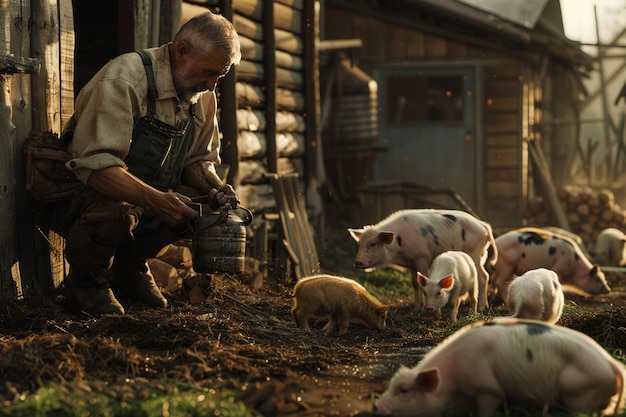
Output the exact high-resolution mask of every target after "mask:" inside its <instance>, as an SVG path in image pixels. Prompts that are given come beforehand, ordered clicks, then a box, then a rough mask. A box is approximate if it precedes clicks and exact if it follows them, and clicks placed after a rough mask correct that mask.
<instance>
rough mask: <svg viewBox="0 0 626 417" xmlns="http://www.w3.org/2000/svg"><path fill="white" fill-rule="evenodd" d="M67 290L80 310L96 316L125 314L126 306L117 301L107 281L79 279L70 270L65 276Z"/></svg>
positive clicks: (74, 305)
mask: <svg viewBox="0 0 626 417" xmlns="http://www.w3.org/2000/svg"><path fill="white" fill-rule="evenodd" d="M65 291H66V294H67V297H68V299H69V300H70V302H71V303H73V307H74V308H76V309H77V310H79V311H84V312H86V313H89V314H92V315H94V316H100V315H103V314H124V307H122V305H121V304H120V303H119V301H117V299H116V298H115V295H113V291H111V288H110V287H109V285H108V283H107V282H98V281H97V280H93V281H90V280H84V279H79V278H78V277H76V275H75V274H73V273H72V272H71V271H70V273H69V274H68V276H67V278H65Z"/></svg>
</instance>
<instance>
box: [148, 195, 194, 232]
mask: <svg viewBox="0 0 626 417" xmlns="http://www.w3.org/2000/svg"><path fill="white" fill-rule="evenodd" d="M187 203H191V199H190V198H189V197H187V196H185V195H182V194H179V193H176V192H167V193H161V194H160V195H159V196H158V198H157V201H154V202H153V203H152V204H150V207H149V209H150V210H152V211H154V212H155V213H157V214H158V215H159V216H160V217H161V218H162V219H163V221H164V222H165V223H167V224H168V225H170V226H178V225H181V224H185V223H187V222H188V221H189V220H191V219H194V218H196V217H198V216H199V215H200V213H199V212H198V211H197V210H194V209H193V208H191V207H189V206H188V205H187Z"/></svg>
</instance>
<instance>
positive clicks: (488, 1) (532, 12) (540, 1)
mask: <svg viewBox="0 0 626 417" xmlns="http://www.w3.org/2000/svg"><path fill="white" fill-rule="evenodd" d="M456 1H458V2H459V3H464V4H466V5H468V6H471V7H474V8H476V9H479V10H482V11H483V12H486V13H490V14H493V15H494V16H498V17H499V18H501V19H504V20H507V21H509V22H512V23H516V24H518V25H520V26H523V27H525V28H528V29H534V27H535V25H536V24H537V21H539V18H540V17H541V14H542V13H543V10H544V9H545V7H546V4H548V1H549V0H523V1H512V0H456Z"/></svg>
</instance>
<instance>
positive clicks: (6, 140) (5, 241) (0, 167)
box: [0, 2, 18, 297]
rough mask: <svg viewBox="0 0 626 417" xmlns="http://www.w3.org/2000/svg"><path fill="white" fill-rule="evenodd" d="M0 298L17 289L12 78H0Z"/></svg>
mask: <svg viewBox="0 0 626 417" xmlns="http://www.w3.org/2000/svg"><path fill="white" fill-rule="evenodd" d="M0 21H1V22H2V24H3V27H4V28H10V27H11V24H10V21H11V13H10V10H9V3H8V2H1V3H0ZM0 36H1V37H2V39H0V48H2V49H0V55H8V54H9V44H10V36H11V35H10V31H7V30H6V29H5V30H3V31H2V32H1V35H0ZM0 87H2V92H0V132H2V133H3V135H2V137H1V138H0V296H2V297H15V296H17V287H16V285H15V282H14V280H13V275H12V273H11V270H12V269H13V266H14V265H16V264H17V263H18V253H17V252H16V248H17V247H18V244H17V230H16V226H15V225H16V221H15V175H14V164H13V155H14V153H15V150H14V148H13V144H14V142H15V141H14V137H15V126H14V125H13V123H12V122H11V93H10V91H11V77H10V76H7V75H1V76H0Z"/></svg>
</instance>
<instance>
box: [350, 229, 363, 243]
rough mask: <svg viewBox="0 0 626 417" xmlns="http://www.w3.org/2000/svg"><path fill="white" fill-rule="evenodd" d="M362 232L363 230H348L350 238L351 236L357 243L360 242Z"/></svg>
mask: <svg viewBox="0 0 626 417" xmlns="http://www.w3.org/2000/svg"><path fill="white" fill-rule="evenodd" d="M363 230H364V229H348V232H349V233H350V236H352V238H353V239H354V240H356V241H357V242H358V241H359V240H361V236H362V235H363Z"/></svg>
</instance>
